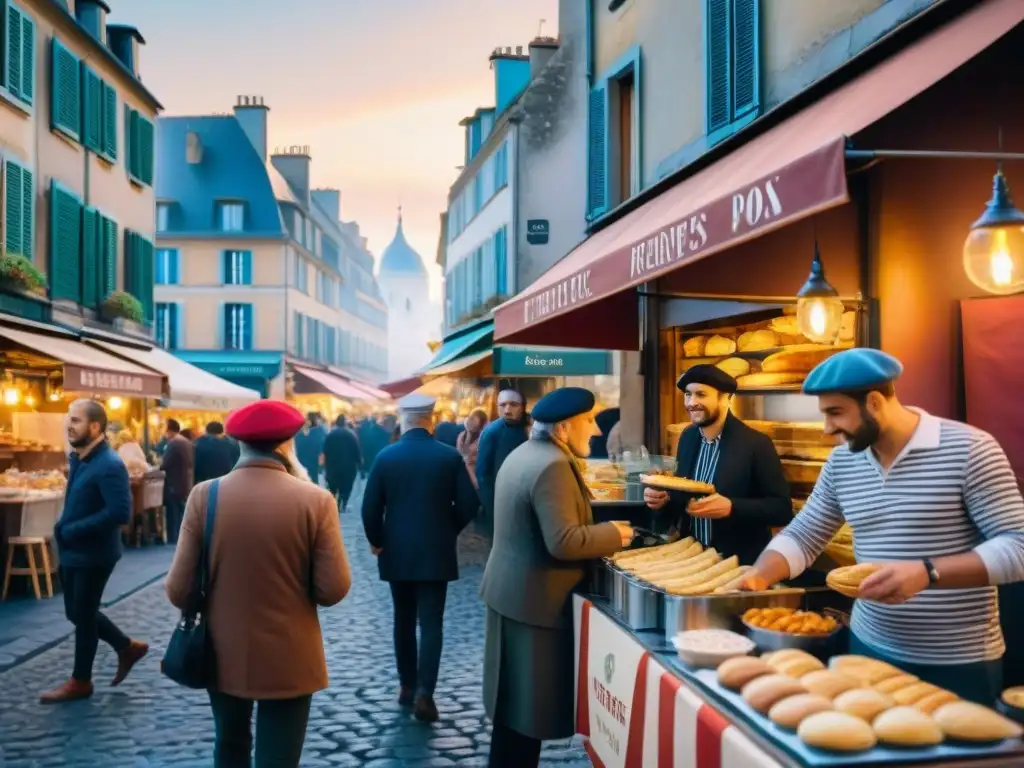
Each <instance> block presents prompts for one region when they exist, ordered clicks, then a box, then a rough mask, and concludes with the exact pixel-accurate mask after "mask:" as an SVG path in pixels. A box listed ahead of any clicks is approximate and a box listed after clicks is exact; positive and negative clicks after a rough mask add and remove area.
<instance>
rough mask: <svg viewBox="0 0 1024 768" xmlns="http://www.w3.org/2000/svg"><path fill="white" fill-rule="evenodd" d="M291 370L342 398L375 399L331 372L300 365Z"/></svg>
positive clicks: (361, 400) (359, 400) (370, 400)
mask: <svg viewBox="0 0 1024 768" xmlns="http://www.w3.org/2000/svg"><path fill="white" fill-rule="evenodd" d="M292 370H293V371H295V373H297V374H299V375H300V376H305V377H306V378H307V379H309V380H310V381H311V382H313V383H314V384H315V385H317V386H319V387H322V388H323V389H324V390H326V391H327V392H329V393H330V394H332V395H335V396H336V397H340V398H341V399H343V400H355V401H357V402H361V403H365V402H373V400H374V399H375V398H373V397H371V396H370V395H368V394H367V393H366V392H363V391H362V390H360V389H357V388H356V387H353V386H352V385H351V384H350V383H349V382H347V381H345V379H343V378H341V377H340V376H335V375H334V374H333V373H328V372H327V371H318V370H316V369H315V368H306V367H305V366H302V365H293V366H292Z"/></svg>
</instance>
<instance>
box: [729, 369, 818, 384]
mask: <svg viewBox="0 0 1024 768" xmlns="http://www.w3.org/2000/svg"><path fill="white" fill-rule="evenodd" d="M762 367H763V366H762ZM803 380H804V374H802V373H748V374H747V375H746V376H740V377H739V378H737V379H736V383H737V384H738V385H739V388H740V389H762V388H770V387H782V386H786V385H788V384H800V383H802V382H803Z"/></svg>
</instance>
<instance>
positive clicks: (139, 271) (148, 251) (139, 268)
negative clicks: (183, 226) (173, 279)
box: [124, 229, 156, 323]
mask: <svg viewBox="0 0 1024 768" xmlns="http://www.w3.org/2000/svg"><path fill="white" fill-rule="evenodd" d="M155 266H156V258H155V257H154V253H153V243H152V242H151V241H149V240H147V239H146V238H145V237H143V236H142V235H140V234H139V233H138V232H133V231H132V230H130V229H126V230H125V231H124V285H125V290H126V291H127V292H128V293H130V294H131V295H132V296H134V297H135V298H137V299H138V300H139V301H140V302H141V303H142V313H143V318H144V320H145V321H146V322H150V323H151V322H153V310H154V306H153V283H154V282H155V275H154V272H155V269H154V267H155Z"/></svg>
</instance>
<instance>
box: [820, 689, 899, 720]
mask: <svg viewBox="0 0 1024 768" xmlns="http://www.w3.org/2000/svg"><path fill="white" fill-rule="evenodd" d="M832 705H833V706H834V707H835V708H836V710H837V711H839V712H845V713H846V714H848V715H853V716H854V717H859V718H860V719H861V720H864V721H865V722H868V723H870V722H871V721H872V720H874V719H875V718H876V717H878V716H879V715H880V714H881V713H882V712H885V710H887V709H891V708H892V707H893V706H895V702H893V700H892V699H891V698H889V697H888V696H886V695H885V694H884V693H879V692H878V691H876V690H874V689H872V688H853V689H852V690H849V691H845V692H844V693H841V694H839V695H838V696H836V697H835V699H834V700H833V702H832Z"/></svg>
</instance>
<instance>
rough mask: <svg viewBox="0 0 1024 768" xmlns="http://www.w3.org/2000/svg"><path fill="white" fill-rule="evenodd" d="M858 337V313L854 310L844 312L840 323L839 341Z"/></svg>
mask: <svg viewBox="0 0 1024 768" xmlns="http://www.w3.org/2000/svg"><path fill="white" fill-rule="evenodd" d="M856 338H857V313H856V312H854V311H853V310H850V311H848V312H843V319H842V321H841V322H840V325H839V341H840V342H843V341H853V340H854V339H856Z"/></svg>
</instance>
